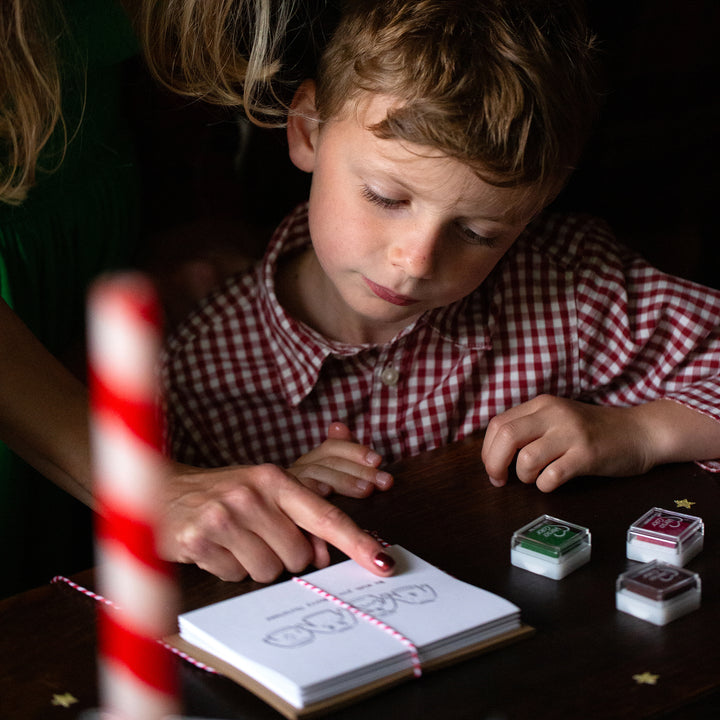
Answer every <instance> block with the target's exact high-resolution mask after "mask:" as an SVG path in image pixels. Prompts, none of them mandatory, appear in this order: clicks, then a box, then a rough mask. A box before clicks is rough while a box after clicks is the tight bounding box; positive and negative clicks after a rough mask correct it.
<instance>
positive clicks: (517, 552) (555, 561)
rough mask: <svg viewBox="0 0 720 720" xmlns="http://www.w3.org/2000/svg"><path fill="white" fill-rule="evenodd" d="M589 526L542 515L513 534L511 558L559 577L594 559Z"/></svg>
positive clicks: (530, 568) (520, 564)
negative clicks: (591, 558)
mask: <svg viewBox="0 0 720 720" xmlns="http://www.w3.org/2000/svg"><path fill="white" fill-rule="evenodd" d="M590 552H591V550H590V532H589V531H588V529H587V528H584V527H582V526H580V525H575V524H574V523H569V522H566V521H565V520H560V519H559V518H555V517H552V516H551V515H541V516H540V517H539V518H537V519H536V520H533V521H532V522H531V523H529V524H528V525H525V526H524V527H522V528H520V529H519V530H517V531H516V532H515V533H513V537H512V544H511V548H510V559H511V562H512V564H513V565H515V566H516V567H520V568H523V569H525V570H530V571H531V572H534V573H537V574H538V575H544V576H546V577H551V578H554V579H555V580H559V579H561V578H563V577H565V575H567V574H568V573H571V572H572V571H573V570H575V569H576V568H578V567H580V566H581V565H584V564H585V563H586V562H587V561H588V560H589V559H590Z"/></svg>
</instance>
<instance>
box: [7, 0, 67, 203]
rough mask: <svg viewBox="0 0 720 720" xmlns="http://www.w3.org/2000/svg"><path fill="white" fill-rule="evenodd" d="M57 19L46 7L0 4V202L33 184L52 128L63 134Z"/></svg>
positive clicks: (17, 197)
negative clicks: (57, 55) (56, 37)
mask: <svg viewBox="0 0 720 720" xmlns="http://www.w3.org/2000/svg"><path fill="white" fill-rule="evenodd" d="M41 5H42V7H41ZM51 11H52V12H51ZM61 18H62V15H61V13H60V10H59V8H58V7H55V6H54V5H52V4H51V3H49V2H38V0H2V2H0V201H1V202H5V203H8V204H11V205H17V204H19V203H21V202H22V201H23V200H24V199H25V198H26V196H27V193H28V190H29V189H30V188H31V187H32V186H33V185H34V184H35V182H36V177H37V171H38V169H40V168H39V156H40V153H41V151H42V149H43V148H44V147H45V145H46V144H47V141H48V140H49V138H50V136H51V135H52V134H53V132H54V131H55V129H56V128H57V127H59V128H62V132H65V126H64V123H63V116H62V107H61V82H60V70H59V67H58V62H57V58H56V56H55V42H54V40H55V38H54V37H53V30H52V28H53V27H59V24H58V23H60V22H61ZM64 145H65V143H64V142H63V143H62V147H64ZM60 162H62V157H59V158H57V160H56V161H55V162H54V163H53V165H59V164H60ZM43 169H47V170H52V169H53V168H43Z"/></svg>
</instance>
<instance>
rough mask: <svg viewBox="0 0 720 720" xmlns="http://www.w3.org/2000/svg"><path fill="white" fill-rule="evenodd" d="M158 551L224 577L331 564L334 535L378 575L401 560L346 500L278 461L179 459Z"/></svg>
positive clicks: (268, 576) (268, 577)
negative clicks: (324, 493) (303, 480)
mask: <svg viewBox="0 0 720 720" xmlns="http://www.w3.org/2000/svg"><path fill="white" fill-rule="evenodd" d="M162 507H163V515H162V524H161V532H160V534H159V541H158V546H159V547H158V552H159V554H160V556H161V557H163V558H165V559H167V560H171V561H173V562H181V563H195V564H197V565H198V566H199V567H201V568H203V569H204V570H207V571H208V572H210V573H212V574H214V575H217V576H218V577H220V578H222V579H223V580H233V581H238V580H242V579H243V578H245V577H246V576H247V575H250V576H251V577H252V578H253V579H254V580H257V581H258V582H270V581H272V580H274V579H275V578H276V577H277V576H278V575H279V574H280V573H281V572H282V571H283V570H284V569H287V570H289V571H290V572H300V571H301V570H303V569H304V568H305V567H307V566H308V565H310V564H313V565H315V566H316V567H325V566H326V565H327V564H328V563H329V561H330V556H329V553H328V549H327V545H326V544H325V543H326V541H327V542H329V543H330V544H332V545H334V546H335V547H337V548H338V549H340V550H341V551H342V552H344V553H345V554H346V555H348V556H349V557H351V558H352V559H353V560H355V561H356V562H358V563H359V564H360V565H362V566H363V567H365V568H367V569H368V570H370V571H372V572H374V573H375V574H377V575H382V576H387V575H390V574H392V571H393V568H394V562H393V561H392V558H390V557H389V556H388V555H387V554H386V553H385V552H384V550H383V548H382V546H381V545H380V543H378V542H377V541H376V540H375V539H373V538H372V537H370V535H368V534H367V533H365V532H363V531H362V530H360V528H358V527H357V525H355V523H354V522H353V521H352V520H351V519H350V517H348V516H347V515H346V514H345V513H343V512H342V511H341V510H340V509H339V508H337V507H335V506H334V505H331V504H330V503H329V502H328V501H327V500H324V499H323V498H321V497H318V495H316V494H315V493H314V492H311V491H310V490H308V489H307V488H304V487H303V486H302V485H300V483H298V482H297V481H296V480H295V479H294V478H293V477H291V476H290V475H288V474H287V473H286V472H284V471H283V470H281V469H280V468H278V467H275V466H273V465H258V466H247V467H244V466H236V467H228V468H216V469H211V470H201V469H199V468H192V467H189V466H186V465H180V464H174V465H173V466H172V468H171V474H170V475H169V477H168V479H167V482H166V484H165V488H164V496H163V498H162Z"/></svg>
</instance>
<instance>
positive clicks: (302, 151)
mask: <svg viewBox="0 0 720 720" xmlns="http://www.w3.org/2000/svg"><path fill="white" fill-rule="evenodd" d="M319 130H320V121H319V120H318V119H317V110H316V108H315V83H314V82H313V81H312V80H305V82H303V84H302V85H301V86H300V87H299V88H298V89H297V91H296V92H295V97H294V98H293V101H292V105H291V106H290V113H289V115H288V121H287V139H288V147H289V151H290V159H291V160H292V161H293V163H294V164H295V166H296V167H298V168H299V169H300V170H304V171H305V172H312V171H313V170H314V169H315V148H316V143H317V136H318V133H319Z"/></svg>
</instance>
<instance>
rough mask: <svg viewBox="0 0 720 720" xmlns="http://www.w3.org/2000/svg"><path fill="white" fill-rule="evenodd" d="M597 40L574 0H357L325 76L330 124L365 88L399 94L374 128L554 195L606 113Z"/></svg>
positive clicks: (321, 79) (348, 6)
mask: <svg viewBox="0 0 720 720" xmlns="http://www.w3.org/2000/svg"><path fill="white" fill-rule="evenodd" d="M593 56H594V42H593V38H592V36H591V35H590V33H589V31H588V29H587V27H586V24H585V21H584V16H583V14H582V12H581V10H580V7H579V6H578V5H577V3H575V2H573V0H349V1H348V2H346V3H345V7H344V12H343V15H342V19H341V21H340V24H339V26H338V27H337V28H336V30H335V33H334V34H333V37H332V39H331V40H330V43H329V45H328V47H327V48H326V50H325V53H324V54H323V56H322V59H321V63H320V68H319V71H318V74H317V78H316V104H317V109H318V113H319V117H320V120H321V121H327V120H330V119H331V118H332V117H334V116H337V115H339V114H340V113H343V112H345V111H346V110H347V108H348V101H351V102H352V101H358V100H359V99H360V97H361V95H362V93H363V92H370V93H380V94H384V95H388V96H392V97H393V98H396V99H397V101H398V102H397V105H396V106H395V107H394V108H393V109H392V110H391V111H390V112H389V113H388V115H387V117H386V118H385V119H384V120H383V121H382V122H380V123H378V124H377V125H375V126H373V127H372V128H371V129H372V130H373V132H375V133H376V134H377V135H378V136H379V137H381V138H395V139H401V140H405V141H408V142H411V143H414V144H418V145H424V146H429V147H432V148H435V149H439V150H441V151H442V152H443V153H444V154H446V155H448V156H451V157H454V158H457V159H459V160H460V161H462V162H463V163H465V164H467V165H469V166H470V167H472V168H473V169H474V170H475V171H476V172H477V173H478V174H479V175H480V176H481V177H482V178H483V179H485V180H486V181H488V182H491V183H492V184H494V185H498V186H520V185H534V186H537V187H540V188H543V189H544V191H545V193H546V195H547V198H548V199H551V198H552V196H554V195H555V194H556V193H557V192H558V191H559V190H560V189H561V187H562V185H563V183H564V182H565V180H566V179H567V176H568V175H569V173H570V172H571V170H572V168H573V166H574V165H575V163H576V162H577V159H578V157H579V155H580V152H581V150H582V147H583V144H584V141H585V138H586V136H587V134H588V132H589V130H590V128H591V126H592V123H593V121H594V117H595V114H596V109H597V104H598V103H597V92H596V90H595V89H594V71H593Z"/></svg>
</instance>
